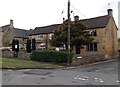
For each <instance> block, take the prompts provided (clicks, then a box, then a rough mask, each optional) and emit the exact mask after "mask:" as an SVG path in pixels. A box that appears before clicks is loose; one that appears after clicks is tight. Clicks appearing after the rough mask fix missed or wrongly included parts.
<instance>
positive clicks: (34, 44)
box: [32, 39, 36, 50]
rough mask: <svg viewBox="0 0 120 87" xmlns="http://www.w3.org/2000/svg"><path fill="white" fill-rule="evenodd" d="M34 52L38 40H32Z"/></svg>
mask: <svg viewBox="0 0 120 87" xmlns="http://www.w3.org/2000/svg"><path fill="white" fill-rule="evenodd" d="M32 50H36V40H35V39H32Z"/></svg>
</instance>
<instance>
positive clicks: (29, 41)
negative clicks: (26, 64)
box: [26, 40, 31, 53]
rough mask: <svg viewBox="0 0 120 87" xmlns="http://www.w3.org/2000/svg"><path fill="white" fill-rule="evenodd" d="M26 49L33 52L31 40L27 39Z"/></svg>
mask: <svg viewBox="0 0 120 87" xmlns="http://www.w3.org/2000/svg"><path fill="white" fill-rule="evenodd" d="M26 51H27V52H28V53H31V40H27V45H26Z"/></svg>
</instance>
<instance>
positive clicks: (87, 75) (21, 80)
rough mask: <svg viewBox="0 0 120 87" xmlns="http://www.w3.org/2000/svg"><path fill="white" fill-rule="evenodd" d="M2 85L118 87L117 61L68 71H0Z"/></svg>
mask: <svg viewBox="0 0 120 87" xmlns="http://www.w3.org/2000/svg"><path fill="white" fill-rule="evenodd" d="M2 84H3V85H118V84H119V81H118V61H113V62H109V63H103V64H99V65H93V66H88V67H83V68H78V69H69V70H63V69H49V70H2Z"/></svg>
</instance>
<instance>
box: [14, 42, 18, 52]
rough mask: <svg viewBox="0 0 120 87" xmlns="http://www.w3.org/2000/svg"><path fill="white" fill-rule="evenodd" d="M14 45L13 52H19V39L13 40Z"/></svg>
mask: <svg viewBox="0 0 120 87" xmlns="http://www.w3.org/2000/svg"><path fill="white" fill-rule="evenodd" d="M15 45H16V46H17V47H16V48H15V52H19V41H18V40H15Z"/></svg>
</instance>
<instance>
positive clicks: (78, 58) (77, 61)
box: [72, 54, 111, 65]
mask: <svg viewBox="0 0 120 87" xmlns="http://www.w3.org/2000/svg"><path fill="white" fill-rule="evenodd" d="M108 59H111V58H108V57H106V56H105V55H102V54H82V55H75V56H74V58H73V62H72V65H83V64H89V63H94V62H100V61H103V60H108Z"/></svg>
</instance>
